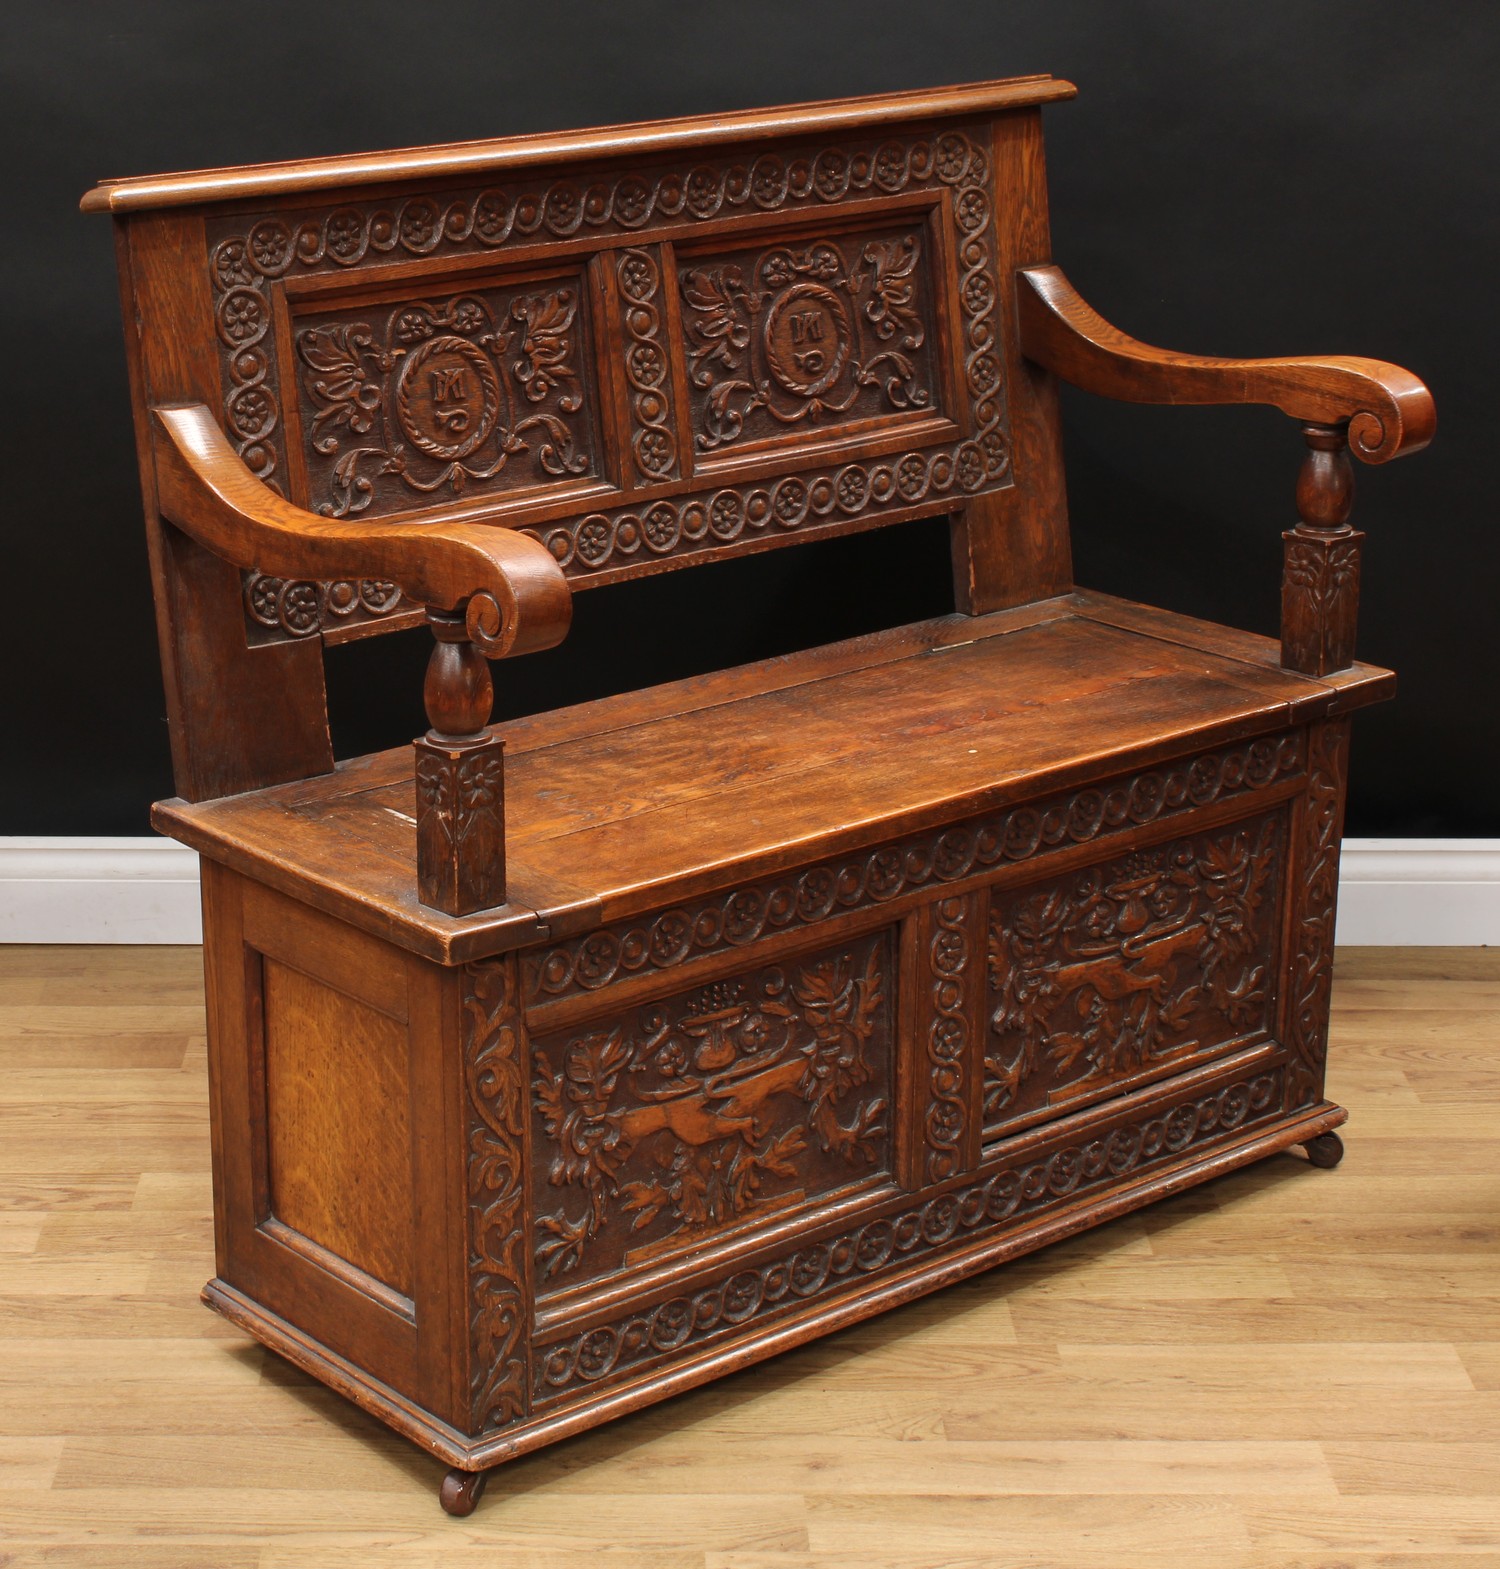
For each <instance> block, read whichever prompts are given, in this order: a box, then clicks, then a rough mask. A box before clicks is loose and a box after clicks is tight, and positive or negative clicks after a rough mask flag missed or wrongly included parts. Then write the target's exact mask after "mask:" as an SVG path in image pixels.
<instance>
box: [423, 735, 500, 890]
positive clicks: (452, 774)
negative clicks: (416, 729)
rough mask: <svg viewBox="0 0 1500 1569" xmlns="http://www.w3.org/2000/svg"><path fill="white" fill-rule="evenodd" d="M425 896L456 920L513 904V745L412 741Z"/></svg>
mask: <svg viewBox="0 0 1500 1569" xmlns="http://www.w3.org/2000/svg"><path fill="white" fill-rule="evenodd" d="M412 746H413V749H414V751H415V754H416V768H415V772H416V783H417V791H416V797H417V798H416V806H417V896H418V898H419V899H420V900H421V901H422V903H423V904H426V905H430V906H432V908H434V909H437V910H443V911H445V912H446V913H447V914H449V915H468V914H471V913H472V912H473V911H475V910H485V909H490V908H492V907H493V906H496V905H501V904H504V903H505V742H504V741H503V740H501V739H500V738H498V737H495V736H490V737H488V738H487V739H483V740H480V741H478V742H471V743H468V744H453V743H447V742H444V741H439V740H437V739H434V737H433V736H432V735H431V734H430V733H429V734H428V735H426V736H421V737H419V738H418V739H417V740H416V741H414V742H413V743H412Z"/></svg>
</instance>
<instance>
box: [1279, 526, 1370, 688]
mask: <svg viewBox="0 0 1500 1569" xmlns="http://www.w3.org/2000/svg"><path fill="white" fill-rule="evenodd" d="M1364 538H1365V536H1364V535H1363V534H1361V533H1359V532H1358V531H1357V530H1355V529H1345V530H1343V531H1342V532H1339V533H1324V532H1321V531H1315V530H1311V529H1302V528H1297V529H1293V530H1292V531H1291V532H1290V533H1287V534H1283V535H1282V539H1283V540H1284V541H1285V542H1286V555H1285V564H1284V570H1283V575H1282V582H1281V649H1282V663H1283V664H1284V665H1286V666H1287V668H1288V669H1292V670H1301V671H1305V672H1307V673H1308V674H1309V675H1324V674H1326V673H1327V672H1328V671H1330V670H1342V669H1344V668H1345V667H1347V666H1348V665H1349V664H1350V663H1351V662H1352V661H1353V659H1354V635H1355V625H1356V622H1357V620H1358V616H1359V563H1360V552H1361V549H1362V547H1363V545H1364Z"/></svg>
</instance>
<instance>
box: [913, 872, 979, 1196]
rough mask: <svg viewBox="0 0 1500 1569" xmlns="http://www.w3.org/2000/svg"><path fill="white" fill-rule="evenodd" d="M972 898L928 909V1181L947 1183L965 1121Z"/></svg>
mask: <svg viewBox="0 0 1500 1569" xmlns="http://www.w3.org/2000/svg"><path fill="white" fill-rule="evenodd" d="M974 918H975V917H974V901H973V899H972V898H964V897H958V898H953V899H940V900H939V901H938V902H937V903H936V904H935V905H934V906H933V907H932V927H931V937H930V939H929V941H928V944H927V968H928V977H929V988H928V989H929V1003H930V1008H931V1016H930V1019H929V1022H928V1026H927V1039H926V1049H927V1079H928V1084H927V1110H926V1113H925V1115H924V1116H923V1119H922V1131H923V1135H924V1143H925V1145H926V1155H925V1166H926V1176H927V1180H928V1181H929V1182H946V1181H947V1179H948V1178H949V1177H951V1176H954V1175H955V1174H956V1173H957V1172H958V1170H959V1168H960V1166H961V1164H962V1161H963V1146H964V1135H965V1133H966V1132H967V1130H968V1125H969V1097H968V1094H967V1090H966V1087H965V1076H966V1072H967V1071H968V1064H969V1059H970V1056H971V1050H970V1040H969V1035H970V1026H969V1018H970V1008H969V992H970V989H971V987H973V986H974V984H975V982H976V978H977V976H978V974H979V970H980V967H979V966H978V965H977V964H975V963H974V958H975V949H976V947H977V941H976V936H975V933H974V932H973V931H972V930H971V927H972V924H973V921H974Z"/></svg>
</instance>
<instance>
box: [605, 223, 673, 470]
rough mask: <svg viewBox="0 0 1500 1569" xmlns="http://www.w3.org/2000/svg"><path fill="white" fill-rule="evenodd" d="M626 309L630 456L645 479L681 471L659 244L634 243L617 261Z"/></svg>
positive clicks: (621, 293) (623, 311) (624, 314)
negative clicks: (642, 245) (673, 421)
mask: <svg viewBox="0 0 1500 1569" xmlns="http://www.w3.org/2000/svg"><path fill="white" fill-rule="evenodd" d="M615 278H616V280H617V282H618V283H619V286H620V300H621V311H622V314H623V317H624V322H625V331H626V333H627V334H628V335H629V338H630V344H629V347H627V348H626V350H625V381H626V384H627V386H628V387H629V389H630V418H631V425H632V430H631V436H630V457H631V461H632V463H633V464H634V465H635V470H636V474H637V475H638V477H639V478H640V479H641V480H642V481H643V482H645V483H648V484H649V483H651V482H653V481H656V480H665V479H675V478H676V477H677V474H678V472H679V470H678V463H677V440H676V437H675V435H674V434H673V427H672V393H671V387H672V367H671V364H670V361H669V358H668V354H667V347H666V341H665V339H664V337H663V334H662V301H661V284H662V278H661V263H660V259H659V253H658V252H657V251H656V250H655V248H654V247H653V248H651V249H645V248H643V247H640V246H631V247H629V248H627V249H625V250H622V251H621V252H620V253H619V255H618V256H617V258H616V261H615Z"/></svg>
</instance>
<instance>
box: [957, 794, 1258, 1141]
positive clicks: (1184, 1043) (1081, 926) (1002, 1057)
mask: <svg viewBox="0 0 1500 1569" xmlns="http://www.w3.org/2000/svg"><path fill="white" fill-rule="evenodd" d="M1284 848H1285V847H1284V831H1283V818H1282V815H1281V814H1280V813H1277V814H1275V815H1273V816H1266V817H1262V818H1259V819H1257V820H1255V821H1253V822H1251V823H1248V824H1246V825H1244V826H1242V827H1236V828H1230V829H1223V830H1215V831H1211V832H1208V833H1201V834H1194V835H1192V836H1191V837H1189V838H1185V839H1178V840H1174V841H1173V842H1171V843H1169V844H1165V845H1159V846H1157V847H1155V848H1154V849H1149V850H1140V851H1136V852H1134V853H1132V854H1130V855H1128V856H1124V857H1122V858H1121V859H1119V860H1116V861H1110V862H1107V863H1106V864H1104V865H1102V866H1093V867H1089V868H1088V869H1086V870H1085V871H1082V872H1077V873H1071V874H1069V875H1068V876H1066V877H1061V878H1057V879H1054V880H1053V881H1051V882H1048V883H1044V884H1041V885H1039V886H1037V885H1033V886H1032V887H1030V888H1024V889H1018V890H1014V891H1011V892H1008V893H1006V894H1004V895H1001V894H996V895H995V897H994V902H993V904H992V907H991V913H990V932H989V970H990V1005H991V1010H992V1011H991V1015H990V1035H989V1042H988V1045H987V1048H986V1051H985V1061H984V1071H985V1078H984V1114H985V1125H986V1128H987V1129H988V1128H992V1127H994V1126H995V1125H996V1124H1002V1123H1004V1122H1006V1121H1008V1120H1009V1119H1011V1118H1013V1117H1016V1116H1019V1115H1022V1114H1024V1113H1026V1112H1030V1111H1036V1110H1038V1109H1039V1108H1042V1107H1045V1106H1048V1105H1056V1104H1059V1103H1062V1102H1067V1101H1072V1100H1075V1099H1079V1098H1082V1097H1087V1096H1091V1095H1094V1096H1097V1095H1099V1094H1101V1093H1104V1092H1105V1091H1107V1090H1108V1089H1110V1088H1111V1087H1113V1086H1116V1085H1118V1084H1120V1083H1121V1082H1124V1081H1128V1080H1129V1079H1131V1078H1132V1077H1134V1076H1135V1075H1137V1074H1139V1073H1141V1072H1144V1071H1146V1070H1148V1069H1150V1068H1153V1067H1155V1066H1156V1065H1157V1064H1159V1063H1163V1062H1168V1061H1172V1060H1175V1059H1179V1058H1185V1057H1188V1056H1191V1055H1192V1054H1194V1053H1196V1052H1201V1051H1204V1050H1208V1049H1211V1048H1213V1047H1217V1046H1222V1045H1224V1044H1225V1043H1227V1042H1229V1041H1233V1040H1236V1039H1241V1038H1244V1037H1246V1036H1251V1035H1254V1034H1257V1033H1260V1032H1263V1031H1265V1030H1267V1029H1269V1028H1270V1027H1271V1015H1270V1008H1271V1004H1272V1001H1273V993H1274V983H1273V976H1274V971H1275V955H1276V946H1277V928H1278V923H1279V918H1280V909H1281V900H1280V889H1281V880H1282V861H1283V855H1284Z"/></svg>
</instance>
